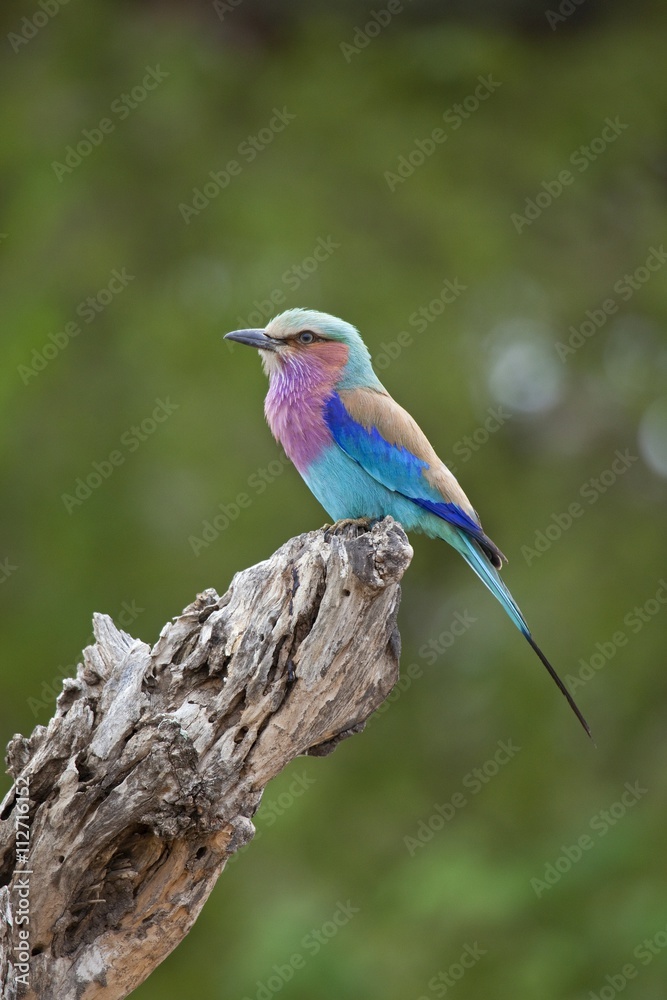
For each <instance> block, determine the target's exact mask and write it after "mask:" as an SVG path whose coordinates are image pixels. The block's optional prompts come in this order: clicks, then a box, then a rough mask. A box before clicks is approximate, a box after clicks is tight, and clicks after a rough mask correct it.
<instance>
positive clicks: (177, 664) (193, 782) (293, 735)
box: [0, 518, 412, 1000]
mask: <svg viewBox="0 0 667 1000" xmlns="http://www.w3.org/2000/svg"><path fill="white" fill-rule="evenodd" d="M411 556H412V550H411V548H410V546H409V544H408V541H407V538H406V536H405V533H404V532H403V530H402V528H401V527H400V526H399V525H397V524H396V523H395V522H394V521H392V519H391V518H386V519H385V520H384V521H381V522H380V523H378V524H375V525H374V526H373V527H372V528H371V527H369V525H368V524H367V523H365V522H341V523H340V524H339V525H336V526H334V528H329V529H320V530H319V531H314V532H310V533H309V534H305V535H300V536H299V537H297V538H293V539H292V540H291V541H289V542H288V543H287V544H286V545H284V546H283V547H282V548H281V549H279V550H278V551H277V552H276V553H275V554H274V555H273V556H272V557H271V558H270V559H268V560H267V561H266V562H262V563H259V564H258V565H256V566H252V567H250V568H249V569H247V570H245V571H243V572H241V573H238V574H237V575H236V576H235V577H234V579H233V581H232V584H231V587H230V589H229V591H228V592H227V593H226V594H225V595H224V597H218V595H217V594H216V593H215V591H213V590H206V591H204V593H202V594H200V595H199V596H198V597H197V599H196V601H194V603H193V604H191V605H190V606H189V607H187V608H186V609H185V611H184V612H183V613H182V614H181V615H180V616H179V617H178V618H175V619H174V620H173V621H172V622H170V623H169V624H167V625H166V626H165V627H164V628H163V630H162V633H161V635H160V637H159V639H158V641H157V643H156V644H155V646H154V647H153V649H150V648H149V646H147V645H146V644H145V643H143V642H141V641H140V640H138V639H133V638H131V637H130V636H129V635H127V633H125V632H122V631H120V630H119V629H117V628H116V627H115V625H114V624H113V622H112V621H111V619H110V618H108V617H107V616H106V615H96V616H95V619H94V625H95V638H96V640H97V641H96V643H95V645H93V646H89V647H87V648H86V649H85V650H84V652H83V662H82V663H81V664H80V665H79V667H78V670H77V676H76V678H72V679H67V680H65V682H64V684H63V692H62V694H61V695H60V697H59V698H58V702H57V710H56V713H55V715H54V717H53V718H52V719H51V721H50V723H49V725H48V726H46V727H44V726H37V727H36V729H35V730H34V732H33V734H32V736H31V737H30V738H29V739H26V738H25V737H23V736H20V735H19V736H15V737H14V738H13V739H12V741H11V742H10V744H9V747H8V750H7V763H8V769H9V772H10V774H11V775H12V776H13V778H14V785H13V787H12V789H11V790H10V792H9V793H8V795H7V796H6V798H5V800H4V802H3V803H2V806H1V807H0V810H1V811H0V886H1V888H0V914H1V915H2V917H3V918H4V919H3V920H2V922H1V924H0V995H1V996H2V997H3V998H5V1000H14V998H15V997H28V998H35V997H39V998H43V1000H93V998H94V1000H102V998H104V1000H115V998H118V997H126V996H128V994H130V993H131V992H132V990H133V989H135V988H136V987H137V986H138V985H139V984H140V983H141V982H143V981H144V979H146V977H147V976H148V975H149V974H150V973H151V972H152V970H153V969H154V968H155V967H156V965H158V964H159V963H160V962H161V961H162V960H163V959H164V958H165V957H166V956H167V955H168V954H169V952H170V951H172V950H173V948H175V947H176V945H177V944H178V943H179V942H180V941H181V940H182V938H183V937H184V936H185V935H186V934H187V932H188V931H189V930H190V928H191V926H192V924H193V923H194V921H195V920H196V918H197V916H198V914H199V912H200V910H201V908H202V906H203V904H204V902H205V901H206V899H207V897H208V895H209V893H210V892H211V889H212V888H213V886H214V885H215V882H216V880H217V878H218V876H219V875H220V873H221V871H222V869H223V868H224V866H225V863H226V861H227V860H228V858H229V857H230V856H231V855H232V854H233V853H234V852H235V851H236V850H238V849H239V848H240V847H241V846H242V845H244V844H245V843H247V842H248V841H249V840H250V839H251V838H252V836H253V834H254V827H253V825H252V822H251V818H252V816H253V815H254V813H255V811H256V810H257V808H258V806H259V803H260V799H261V796H262V791H263V789H264V787H265V786H266V784H267V782H268V781H270V779H271V778H272V777H274V775H276V774H278V772H279V771H281V770H282V769H283V768H284V767H285V766H286V765H287V764H288V763H289V762H290V761H291V760H292V759H293V758H294V757H296V756H298V755H300V754H311V755H320V756H323V755H325V754H327V753H329V752H330V751H331V750H332V749H333V748H334V747H335V746H336V744H337V743H338V742H339V741H340V740H342V739H343V738H345V737H346V736H349V735H351V734H352V733H356V732H358V731H359V730H360V729H362V728H363V725H364V722H365V720H366V719H367V718H368V716H369V715H370V714H371V713H372V712H373V711H374V710H375V709H376V708H377V707H378V706H379V705H380V704H381V702H382V701H383V700H384V698H385V697H386V696H387V695H388V694H389V692H390V691H391V689H392V687H393V685H394V684H395V682H396V680H397V678H398V658H399V647H400V638H399V635H398V631H397V629H396V614H397V610H398V604H399V600H400V587H399V581H400V579H401V576H402V574H403V572H404V571H405V569H406V567H407V566H408V564H409V562H410V559H411Z"/></svg>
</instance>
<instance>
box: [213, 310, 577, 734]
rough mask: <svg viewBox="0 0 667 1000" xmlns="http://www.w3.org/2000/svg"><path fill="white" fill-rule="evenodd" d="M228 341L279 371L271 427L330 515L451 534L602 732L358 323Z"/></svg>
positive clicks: (270, 396)
mask: <svg viewBox="0 0 667 1000" xmlns="http://www.w3.org/2000/svg"><path fill="white" fill-rule="evenodd" d="M225 339H226V340H230V341H235V342H236V343H239V344H245V345H247V346H248V347H253V348H256V349H257V350H258V351H259V355H260V358H261V361H262V366H263V368H264V371H265V373H266V374H267V375H268V378H269V390H268V393H267V395H266V399H265V402H264V412H265V415H266V420H267V422H268V425H269V428H270V429H271V432H272V434H273V436H274V437H275V439H276V440H277V442H278V443H279V444H280V445H281V446H282V447H283V449H284V451H285V453H286V455H287V457H288V458H289V459H290V460H291V462H292V463H293V464H294V465H295V467H296V469H297V470H298V472H299V473H300V475H301V476H302V478H303V479H304V481H305V483H306V485H307V486H308V487H309V488H310V490H311V492H312V493H313V494H314V496H315V497H316V498H317V500H318V501H319V502H320V504H321V505H322V506H323V507H324V509H325V510H326V511H327V513H328V514H329V516H330V517H332V518H333V519H334V521H341V520H356V519H359V520H361V519H367V520H368V521H370V522H374V521H377V520H380V519H382V518H384V517H386V516H387V515H391V516H392V517H393V518H394V520H396V521H398V522H399V523H400V524H401V525H402V526H403V527H404V528H405V530H406V531H417V532H421V533H422V534H425V535H427V536H429V537H430V538H439V539H443V540H444V541H445V542H448V543H449V545H451V546H452V548H454V549H455V550H456V551H457V552H458V553H459V554H460V555H461V556H463V558H464V559H465V561H466V562H467V564H468V565H469V566H470V568H471V569H472V570H473V571H474V572H475V573H476V574H477V576H478V577H479V579H480V580H481V581H482V583H484V584H485V585H486V587H488V589H489V590H490V591H491V593H492V594H493V596H494V597H495V598H496V599H497V600H498V601H499V602H500V604H501V605H502V607H503V609H504V610H505V612H506V613H507V615H508V616H509V618H510V620H511V621H512V622H513V623H514V625H515V626H516V627H517V629H518V630H519V631H520V632H521V634H522V635H523V636H524V637H525V639H526V640H527V641H528V643H529V644H530V646H531V647H532V649H533V650H534V652H535V653H536V654H537V656H538V657H539V659H540V660H541V661H542V663H543V664H544V666H545V667H546V669H547V671H548V672H549V674H550V675H551V677H552V679H553V680H554V681H555V683H556V684H557V686H558V688H559V689H560V691H561V692H562V694H563V695H564V696H565V698H566V699H567V701H568V703H569V705H570V707H571V709H572V711H573V712H574V713H575V715H576V716H577V718H578V720H579V722H580V723H581V725H582V726H583V728H584V730H585V731H586V733H587V735H588V736H589V737H590V738H591V740H592V738H593V737H592V734H591V730H590V727H589V725H588V723H587V722H586V719H585V718H584V716H583V715H582V713H581V712H580V710H579V708H578V706H577V704H576V702H575V701H574V699H573V697H572V695H571V694H570V692H569V691H568V689H567V688H566V686H565V684H564V683H563V681H562V680H561V678H560V677H559V675H558V673H557V672H556V670H555V668H554V667H553V666H552V665H551V663H550V662H549V660H548V659H547V657H546V656H545V654H544V653H543V652H542V650H541V649H540V647H539V646H538V645H537V643H536V641H535V639H534V638H533V635H532V633H531V631H530V629H529V627H528V625H527V623H526V620H525V618H524V616H523V614H522V613H521V611H520V610H519V606H518V605H517V603H516V601H515V600H514V598H513V597H512V595H511V593H510V591H509V590H508V588H507V587H506V585H505V583H504V582H503V580H502V579H501V576H500V572H499V571H500V570H501V568H502V566H503V563H504V562H506V561H507V560H506V557H505V556H504V555H503V553H502V552H501V551H500V549H499V548H498V546H497V545H496V544H495V543H494V542H493V541H492V540H491V539H490V538H489V536H488V535H487V534H486V533H485V532H484V529H483V528H482V523H481V520H480V518H479V515H478V514H477V511H476V510H475V509H474V507H473V506H472V504H471V502H470V500H469V499H468V497H467V496H466V494H465V493H464V492H463V489H462V488H461V486H460V485H459V483H458V481H457V479H456V477H455V476H454V474H453V473H452V472H451V471H450V470H449V469H448V468H447V466H446V465H445V463H444V462H442V461H441V460H440V458H438V456H437V454H436V452H435V450H434V449H433V447H432V445H431V444H430V442H429V441H428V438H427V437H426V435H425V434H424V432H423V431H422V430H421V428H420V427H419V426H418V424H417V423H416V421H415V420H414V419H413V418H412V416H411V415H410V414H409V413H408V412H407V411H406V410H404V409H403V407H402V406H400V405H399V404H398V403H397V402H396V401H395V400H394V399H393V398H392V396H391V395H390V394H389V393H388V392H387V390H386V389H385V387H384V386H383V384H382V383H381V382H380V380H379V378H378V377H377V375H376V374H375V371H374V369H373V364H372V360H371V355H370V353H369V351H368V348H367V347H366V345H365V343H364V341H363V340H362V338H361V335H360V333H359V331H358V330H357V328H356V327H355V326H353V325H352V324H351V323H348V322H346V321H345V320H342V319H339V318H338V317H336V316H332V315H329V314H328V313H324V312H320V311H318V310H315V309H303V308H294V309H287V310H286V311H284V312H282V313H280V314H279V315H277V316H275V317H274V318H273V319H271V320H270V321H269V322H268V323H267V325H266V327H264V328H262V329H257V328H255V329H245V330H233V331H232V332H231V333H227V334H225Z"/></svg>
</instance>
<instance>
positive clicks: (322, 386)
mask: <svg viewBox="0 0 667 1000" xmlns="http://www.w3.org/2000/svg"><path fill="white" fill-rule="evenodd" d="M334 384H335V375H334V374H333V373H332V371H331V368H330V367H329V366H328V365H326V366H325V365H321V364H318V363H316V362H307V361H306V360H305V359H301V358H300V359H298V360H294V361H290V362H289V363H287V364H286V365H285V366H284V367H283V368H281V369H280V370H279V371H274V372H273V373H272V374H271V384H270V386H269V391H268V394H267V396H266V400H265V402H264V412H265V414H266V419H267V421H268V424H269V427H270V428H271V432H272V434H273V436H274V437H275V438H276V440H278V441H279V442H280V444H281V445H282V446H283V448H284V449H285V451H286V453H287V456H288V458H290V459H291V461H292V462H294V465H295V466H296V467H297V469H298V470H299V472H304V471H305V470H306V469H307V468H308V466H309V465H310V464H311V462H313V461H314V460H315V459H316V458H317V457H318V456H319V455H320V454H321V453H322V450H323V449H324V448H326V446H327V445H329V444H331V443H332V441H333V438H332V437H331V433H330V431H329V428H328V427H327V426H326V424H325V422H324V416H323V412H322V409H323V404H324V402H325V400H326V399H328V397H329V396H330V395H331V393H332V391H333V386H334Z"/></svg>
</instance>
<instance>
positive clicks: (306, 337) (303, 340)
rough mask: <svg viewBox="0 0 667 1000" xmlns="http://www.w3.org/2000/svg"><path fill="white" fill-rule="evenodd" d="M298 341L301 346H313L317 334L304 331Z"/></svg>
mask: <svg viewBox="0 0 667 1000" xmlns="http://www.w3.org/2000/svg"><path fill="white" fill-rule="evenodd" d="M296 339H297V340H298V341H299V343H300V344H312V342H313V341H314V340H315V334H314V333H311V332H310V330H304V331H303V333H300V334H299V336H298V337H297V338H296Z"/></svg>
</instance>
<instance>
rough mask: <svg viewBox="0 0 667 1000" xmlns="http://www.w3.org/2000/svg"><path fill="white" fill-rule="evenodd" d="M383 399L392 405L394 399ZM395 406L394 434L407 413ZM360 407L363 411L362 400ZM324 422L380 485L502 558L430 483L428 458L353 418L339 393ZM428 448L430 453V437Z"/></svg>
mask: <svg viewBox="0 0 667 1000" xmlns="http://www.w3.org/2000/svg"><path fill="white" fill-rule="evenodd" d="M347 398H348V399H352V400H353V399H354V396H353V395H352V394H351V393H348V394H347ZM380 398H381V399H384V400H386V401H387V404H389V400H390V397H388V396H387V397H380ZM391 402H392V403H393V401H391ZM393 405H394V406H395V407H396V412H394V413H393V414H392V416H393V418H394V433H396V413H399V412H400V414H403V413H404V411H402V410H401V411H399V408H398V407H397V405H396V404H393ZM356 408H358V409H359V410H360V411H363V406H362V402H361V400H360V404H359V406H358V407H355V409H356ZM360 415H361V413H360ZM406 416H407V414H406ZM324 419H325V422H326V424H327V427H328V428H329V430H330V432H331V435H332V437H333V439H334V441H335V442H336V444H337V445H338V446H339V448H342V450H343V451H344V452H345V453H346V455H349V456H350V458H352V459H354V461H355V462H357V463H358V465H360V466H361V467H362V469H364V470H365V471H366V472H367V473H368V474H369V475H370V476H372V477H373V478H374V479H375V480H377V482H379V483H382V485H383V486H386V487H387V489H389V490H393V492H394V493H400V494H401V495H402V496H404V497H406V498H407V499H408V500H412V501H413V502H414V503H415V504H417V505H418V506H419V507H421V508H423V509H424V510H427V511H429V512H430V513H431V514H435V515H436V516H437V517H439V518H442V520H443V521H447V522H448V523H449V524H451V525H453V526H454V527H455V528H459V529H460V530H461V531H464V532H465V533H466V534H468V535H470V536H471V537H472V538H474V539H475V540H476V541H478V542H480V543H481V544H482V546H483V548H484V550H485V551H487V550H490V552H489V557H490V556H491V554H493V555H495V554H496V553H498V555H500V553H499V552H498V549H497V548H496V546H495V545H494V544H493V542H492V541H491V539H489V538H488V537H487V535H485V534H484V531H483V530H482V527H481V525H480V524H479V523H478V522H477V521H475V520H474V519H473V517H472V516H471V515H470V514H468V513H467V512H466V511H465V510H463V508H462V507H461V506H460V505H459V504H457V503H455V502H452V501H448V500H445V499H443V495H442V492H441V491H439V490H438V489H437V487H436V486H435V485H433V483H431V482H429V481H428V479H427V478H426V477H425V475H424V473H425V472H426V470H428V469H430V468H431V465H430V463H429V462H427V461H426V460H425V459H424V458H421V457H419V456H418V455H416V454H414V453H413V452H412V451H410V450H409V449H408V448H406V447H404V446H403V445H401V444H398V443H392V442H391V441H388V440H387V439H386V437H384V436H383V434H382V433H381V432H380V430H379V428H378V426H376V425H371V426H370V427H366V426H364V424H363V423H361V422H360V421H359V420H356V419H355V417H354V416H352V414H351V413H350V411H349V410H348V408H347V407H346V405H345V403H344V402H343V400H342V399H341V397H340V395H339V394H338V393H336V392H334V393H333V395H331V396H330V397H329V399H328V400H327V402H326V403H325V406H324ZM417 430H418V429H417ZM419 433H420V434H421V432H419ZM413 436H414V431H413ZM422 436H423V435H422ZM424 445H425V446H426V447H428V448H429V450H430V446H429V445H428V442H427V441H426V438H424ZM424 450H426V449H424Z"/></svg>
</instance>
